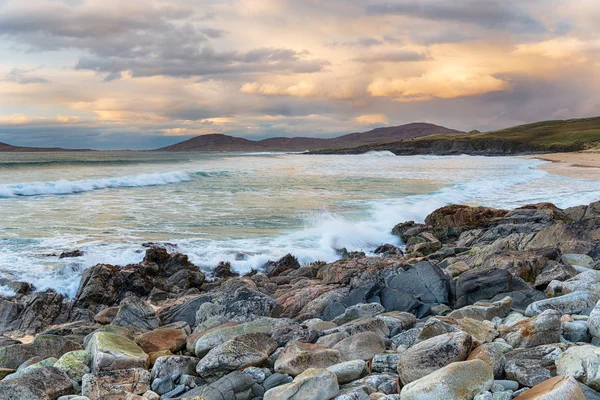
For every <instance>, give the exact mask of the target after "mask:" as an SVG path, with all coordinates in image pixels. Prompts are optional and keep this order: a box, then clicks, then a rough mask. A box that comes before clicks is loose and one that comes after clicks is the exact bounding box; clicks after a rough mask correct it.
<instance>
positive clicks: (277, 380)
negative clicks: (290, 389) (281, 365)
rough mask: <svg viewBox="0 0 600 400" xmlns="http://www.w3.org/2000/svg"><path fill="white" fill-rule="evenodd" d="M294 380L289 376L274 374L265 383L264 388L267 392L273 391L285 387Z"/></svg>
mask: <svg viewBox="0 0 600 400" xmlns="http://www.w3.org/2000/svg"><path fill="white" fill-rule="evenodd" d="M293 380H294V379H293V378H292V377H291V376H289V375H288V374H278V373H274V374H273V375H271V376H270V377H268V378H267V379H265V381H264V382H263V387H264V388H265V390H269V389H273V388H274V387H277V386H281V385H285V384H286V383H290V382H291V381H293Z"/></svg>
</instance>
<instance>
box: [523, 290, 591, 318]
mask: <svg viewBox="0 0 600 400" xmlns="http://www.w3.org/2000/svg"><path fill="white" fill-rule="evenodd" d="M599 297H600V296H599V295H598V294H596V293H593V292H573V293H569V294H565V295H564V296H559V297H552V298H549V299H546V300H540V301H536V302H535V303H531V304H530V305H529V306H528V307H527V309H526V310H525V315H526V316H528V317H532V316H534V315H539V314H541V313H542V312H543V311H545V310H556V311H558V312H559V313H560V314H579V313H580V312H581V311H583V310H585V309H587V308H592V307H594V305H595V304H596V302H597V301H598V299H599Z"/></svg>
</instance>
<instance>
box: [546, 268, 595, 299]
mask: <svg viewBox="0 0 600 400" xmlns="http://www.w3.org/2000/svg"><path fill="white" fill-rule="evenodd" d="M586 291H593V292H598V291H600V271H595V270H586V271H585V272H581V273H579V274H577V275H575V276H574V277H573V278H571V279H567V280H566V281H564V282H560V281H556V280H554V281H551V282H550V283H549V284H548V287H546V292H547V293H548V295H550V296H553V297H557V296H562V295H564V294H568V293H573V292H586Z"/></svg>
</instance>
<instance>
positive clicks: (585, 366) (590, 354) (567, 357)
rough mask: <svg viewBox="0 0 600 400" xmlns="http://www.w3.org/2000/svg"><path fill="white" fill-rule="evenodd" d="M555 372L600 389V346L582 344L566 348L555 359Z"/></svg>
mask: <svg viewBox="0 0 600 400" xmlns="http://www.w3.org/2000/svg"><path fill="white" fill-rule="evenodd" d="M556 372H557V374H559V375H563V376H572V377H573V378H575V379H577V380H578V381H580V382H582V383H584V384H586V385H587V386H589V387H591V388H592V389H594V390H600V348H599V347H596V346H592V345H584V346H573V347H571V348H569V349H567V350H566V351H565V352H564V353H562V354H561V355H559V356H558V358H557V359H556Z"/></svg>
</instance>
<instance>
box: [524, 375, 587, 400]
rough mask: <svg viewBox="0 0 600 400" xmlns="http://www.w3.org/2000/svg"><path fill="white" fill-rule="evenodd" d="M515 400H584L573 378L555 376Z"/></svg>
mask: <svg viewBox="0 0 600 400" xmlns="http://www.w3.org/2000/svg"><path fill="white" fill-rule="evenodd" d="M515 399H516V400H562V399H569V400H585V397H584V395H583V392H582V391H581V389H580V388H579V385H577V382H576V381H575V379H573V378H569V377H565V376H556V377H554V378H552V379H548V380H547V381H544V382H542V383H540V384H538V385H536V386H534V387H532V388H531V389H529V390H528V391H526V392H525V393H522V394H520V395H519V396H517V397H516V398H515Z"/></svg>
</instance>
